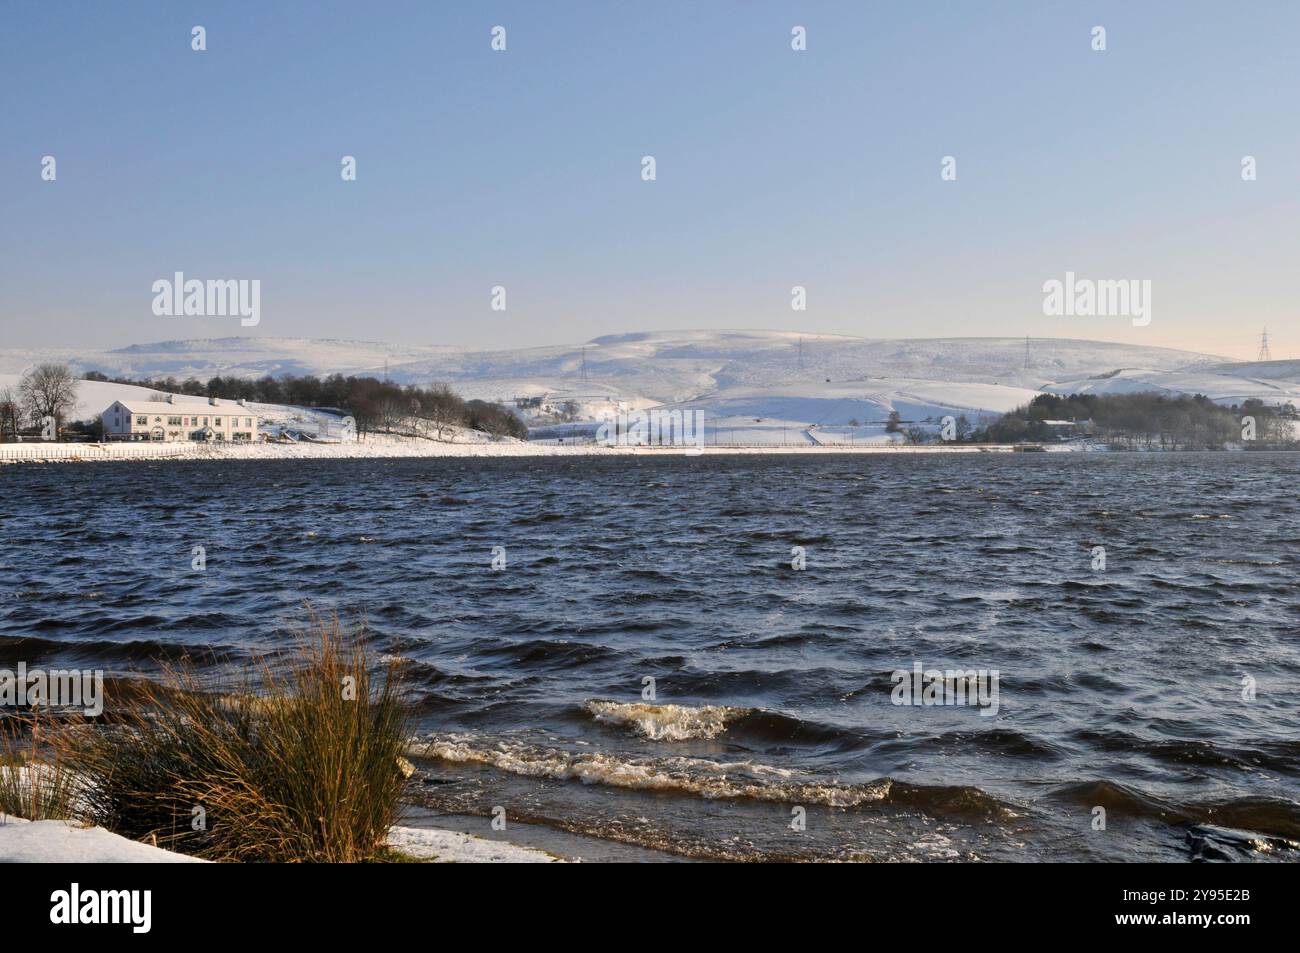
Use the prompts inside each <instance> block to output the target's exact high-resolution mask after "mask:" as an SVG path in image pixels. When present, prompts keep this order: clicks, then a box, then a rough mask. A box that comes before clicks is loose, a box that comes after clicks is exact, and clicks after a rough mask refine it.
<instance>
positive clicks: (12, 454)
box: [0, 443, 194, 463]
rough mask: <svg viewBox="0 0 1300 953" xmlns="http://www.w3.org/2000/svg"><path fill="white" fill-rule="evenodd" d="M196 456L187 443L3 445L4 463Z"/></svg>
mask: <svg viewBox="0 0 1300 953" xmlns="http://www.w3.org/2000/svg"><path fill="white" fill-rule="evenodd" d="M193 452H194V447H193V446H191V445H189V444H184V443H0V463H4V462H21V461H24V460H25V461H29V462H45V461H49V462H54V461H58V460H140V459H154V458H158V457H181V456H185V455H186V454H190V453H193Z"/></svg>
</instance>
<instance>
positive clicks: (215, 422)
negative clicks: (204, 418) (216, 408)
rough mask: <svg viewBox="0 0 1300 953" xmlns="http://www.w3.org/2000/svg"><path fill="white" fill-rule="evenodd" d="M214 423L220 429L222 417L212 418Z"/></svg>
mask: <svg viewBox="0 0 1300 953" xmlns="http://www.w3.org/2000/svg"><path fill="white" fill-rule="evenodd" d="M212 422H213V423H214V424H216V425H217V426H218V427H220V426H221V418H220V417H213V418H212Z"/></svg>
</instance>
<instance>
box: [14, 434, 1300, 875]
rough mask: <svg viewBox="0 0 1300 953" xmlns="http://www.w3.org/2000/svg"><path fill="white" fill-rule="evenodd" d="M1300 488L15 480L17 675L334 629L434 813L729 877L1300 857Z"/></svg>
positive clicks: (682, 479)
mask: <svg viewBox="0 0 1300 953" xmlns="http://www.w3.org/2000/svg"><path fill="white" fill-rule="evenodd" d="M1297 486H1300V456H1297V455H1285V454H1265V453H1258V454H1256V453H1252V454H1240V453H1238V454H1169V455H1154V454H1152V455H1100V454H1098V455H1064V454H1063V455H1014V456H1012V455H996V456H994V455H988V456H978V457H975V456H960V457H957V456H951V457H949V456H941V455H935V456H915V457H887V456H843V457H822V456H819V457H816V458H798V457H787V456H771V457H738V458H721V457H703V458H690V457H681V458H677V457H673V458H667V459H653V460H650V459H617V460H598V459H581V458H567V459H551V460H548V459H528V460H391V461H276V462H260V461H259V462H251V461H250V462H206V463H204V462H193V463H190V462H185V463H181V462H161V463H132V464H112V465H109V464H102V465H84V466H48V467H22V468H19V467H9V468H0V494H2V495H3V507H2V508H0V539H2V540H3V550H2V551H0V587H3V590H2V593H0V594H2V595H3V597H4V598H3V602H2V603H0V665H5V664H12V663H15V662H16V661H17V660H19V659H24V660H26V661H28V663H29V664H49V663H51V662H54V661H58V662H79V663H82V664H89V663H93V664H94V666H96V667H104V668H107V669H110V670H112V671H115V672H119V673H126V672H130V671H137V672H145V673H147V672H149V671H151V670H152V669H153V667H154V662H155V660H156V659H158V658H163V657H168V658H170V657H175V656H177V655H180V654H184V653H185V652H186V651H194V650H203V652H204V653H205V654H207V653H210V654H211V655H212V656H213V657H215V658H218V659H223V660H226V661H238V660H239V659H241V658H243V657H245V656H247V655H248V654H249V653H252V652H257V651H264V650H267V649H273V648H275V647H276V646H277V645H279V644H283V642H284V640H285V639H286V635H285V631H286V629H287V628H288V627H290V626H291V625H292V624H294V623H296V622H298V621H299V620H300V618H301V607H302V604H303V603H304V602H305V601H309V602H310V603H311V604H312V605H313V606H314V607H316V608H317V609H323V610H337V611H338V612H339V613H340V614H342V615H343V617H344V618H345V619H358V618H362V617H364V619H365V620H366V623H367V625H368V627H369V630H370V633H371V637H372V639H373V642H374V646H375V648H376V650H377V651H378V652H380V653H384V654H388V655H395V656H399V657H401V658H403V659H406V660H408V664H407V665H406V666H405V671H406V675H407V677H408V679H409V685H410V690H411V692H412V693H413V694H414V697H415V698H416V699H417V700H418V710H419V718H420V728H421V734H422V737H423V738H424V739H425V740H426V741H427V743H428V745H427V748H425V749H424V753H425V756H424V757H421V758H419V759H417V760H418V762H419V767H420V768H421V774H420V776H419V784H418V785H417V787H416V792H417V793H416V797H417V799H418V800H419V801H420V802H421V803H422V804H424V805H425V806H427V807H430V808H433V809H435V810H442V811H454V812H461V813H466V814H474V815H482V816H486V815H488V814H489V813H490V811H491V809H492V808H493V807H495V806H502V807H504V808H505V809H506V812H507V817H509V818H512V819H514V820H516V821H533V822H538V823H541V824H545V825H549V826H551V827H554V828H561V829H564V830H567V831H572V832H578V833H586V834H594V835H596V836H600V837H604V838H609V839H613V840H619V841H623V842H625V843H631V844H638V845H643V846H650V847H658V848H663V849H669V850H672V851H675V852H679V853H682V854H686V855H689V856H698V857H734V858H784V857H798V858H811V857H826V858H840V859H864V860H870V859H876V860H889V859H917V860H944V859H974V858H979V859H998V860H1005V859H1009V860H1030V859H1105V860H1134V859H1167V860H1188V859H1231V860H1267V859H1278V860H1296V859H1298V858H1300V804H1298V803H1297V802H1298V801H1300V704H1298V702H1300V693H1298V692H1297V686H1300V637H1298V634H1297V633H1298V632H1300V589H1298V587H1297V584H1296V580H1297V575H1298V569H1300V559H1298V558H1297V555H1296V553H1297V547H1298V546H1300V529H1298V527H1297V517H1298V516H1300V504H1298V503H1297ZM194 546H203V547H205V549H206V559H207V567H206V570H204V571H202V572H196V571H194V570H192V569H191V560H192V548H193V547H194ZM498 546H500V547H504V548H505V559H506V565H505V568H504V569H502V570H499V571H497V570H494V569H493V568H492V558H493V547H498ZM794 546H800V547H803V549H804V555H805V558H806V569H804V570H802V571H797V570H795V569H793V568H792V567H791V559H792V547H794ZM1098 546H1101V547H1104V548H1105V555H1106V568H1105V569H1104V570H1100V569H1094V568H1093V564H1094V547H1098ZM918 661H919V662H920V663H922V664H923V666H924V667H925V668H926V669H932V668H933V669H963V670H965V669H988V670H994V669H995V670H997V671H998V672H999V675H1000V681H999V696H998V710H997V713H996V715H994V716H992V717H988V716H982V715H981V714H980V709H979V708H978V707H972V706H950V707H922V706H905V705H895V704H893V703H892V702H891V688H892V687H893V682H892V680H891V673H892V672H893V671H894V670H896V669H903V670H911V668H912V666H913V664H914V662H918ZM1244 676H1249V677H1250V678H1251V679H1253V682H1254V691H1255V694H1254V698H1253V700H1246V699H1245V698H1243V691H1244V690H1245V687H1246V686H1245V685H1244V684H1243V677H1244ZM647 677H649V678H653V679H654V680H655V699H654V701H653V703H651V702H648V701H644V700H643V698H642V691H643V687H644V683H643V679H645V678H647ZM1098 807H1101V808H1104V809H1105V821H1106V825H1105V830H1094V825H1095V823H1096V821H1095V817H1096V811H1095V809H1096V808H1098ZM794 808H803V813H804V815H805V817H806V829H805V830H803V831H796V830H792V829H791V827H790V824H791V821H792V818H793V817H794V814H792V811H793V809H794Z"/></svg>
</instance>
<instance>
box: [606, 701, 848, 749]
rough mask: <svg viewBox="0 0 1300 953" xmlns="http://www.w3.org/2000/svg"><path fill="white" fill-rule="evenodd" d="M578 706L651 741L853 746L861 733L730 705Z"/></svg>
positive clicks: (631, 703) (619, 703)
mask: <svg viewBox="0 0 1300 953" xmlns="http://www.w3.org/2000/svg"><path fill="white" fill-rule="evenodd" d="M582 710H583V712H585V713H586V714H587V715H590V716H591V717H592V718H594V719H595V720H596V721H599V722H604V723H606V724H612V725H616V726H619V727H623V728H627V729H630V730H631V731H633V732H635V733H636V734H638V735H640V736H641V737H643V738H647V739H649V740H650V741H688V740H693V739H702V740H710V739H713V738H716V737H718V736H719V735H721V734H724V733H725V734H727V735H728V737H730V738H735V739H739V740H744V741H753V742H758V741H763V742H776V743H780V744H811V745H822V744H832V743H840V744H842V745H849V746H852V745H857V744H861V743H864V742H866V741H867V740H869V739H867V738H866V736H864V735H863V734H861V733H859V732H856V731H851V730H848V729H845V728H837V727H835V726H834V725H824V724H818V723H817V722H811V721H805V720H803V719H802V718H795V717H793V716H791V715H784V714H782V713H781V712H777V711H769V710H767V709H765V708H744V707H738V706H731V705H700V706H695V707H692V706H689V705H651V704H647V703H645V702H613V701H601V700H597V699H593V700H591V701H587V702H584V703H583V705H582Z"/></svg>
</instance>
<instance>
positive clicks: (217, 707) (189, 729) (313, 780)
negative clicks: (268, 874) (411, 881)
mask: <svg viewBox="0 0 1300 953" xmlns="http://www.w3.org/2000/svg"><path fill="white" fill-rule="evenodd" d="M210 688H211V686H204V685H202V684H201V683H200V682H199V681H198V680H197V679H196V678H195V677H194V676H193V675H192V674H189V673H187V672H181V671H177V670H171V671H170V672H169V673H168V676H167V677H166V678H165V679H164V680H163V682H162V683H161V684H159V685H157V686H155V687H153V688H149V689H146V690H144V691H143V692H142V693H141V694H140V695H139V696H138V697H135V698H132V699H131V700H129V701H127V702H125V703H123V704H122V705H120V706H115V709H116V710H115V712H114V714H115V715H116V716H117V721H118V723H117V724H115V725H113V726H111V727H107V728H104V727H98V726H93V727H92V726H82V728H81V729H79V730H76V731H68V732H63V733H62V734H60V736H59V742H58V743H59V744H60V745H61V746H62V747H63V748H64V759H65V761H67V762H68V763H71V764H75V765H76V766H77V771H78V773H79V774H81V775H83V776H84V778H85V788H86V793H85V795H84V800H85V802H86V813H87V814H88V816H89V819H90V820H92V821H94V822H95V823H97V824H101V825H103V826H104V827H107V828H108V829H109V830H112V831H115V832H117V833H119V834H122V835H124V836H127V837H133V838H136V839H142V840H143V839H148V840H153V841H156V843H157V844H158V845H159V846H160V847H166V848H169V849H172V850H181V851H184V852H186V853H191V854H196V855H198V856H201V857H205V858H208V859H210V860H229V861H273V862H295V861H305V862H325V863H351V862H358V861H365V860H369V859H371V858H374V857H376V856H378V855H381V854H382V851H383V850H384V842H385V840H386V838H387V834H388V829H389V828H390V827H391V826H392V825H393V824H394V822H395V821H396V820H397V817H398V811H399V801H398V799H399V797H400V795H401V792H402V788H403V786H404V784H405V780H406V779H405V775H404V773H403V771H402V767H401V765H402V761H401V754H402V751H403V749H404V747H405V744H406V740H407V737H408V722H409V710H408V708H407V706H406V704H405V703H404V702H403V700H402V699H401V697H400V686H399V682H398V678H397V672H396V665H395V663H394V664H392V665H389V666H388V667H387V668H386V669H385V670H383V671H382V672H380V673H379V674H377V675H375V674H372V672H371V670H370V666H369V664H368V658H367V654H366V652H365V650H364V648H363V646H362V643H361V640H360V639H359V638H358V636H357V633H348V634H345V633H344V632H343V631H342V630H341V629H340V626H339V622H338V620H337V619H331V620H322V619H320V618H318V617H316V616H314V615H313V616H310V617H309V624H308V631H307V632H306V633H304V634H300V635H299V645H298V648H297V649H296V651H294V652H291V653H290V654H289V656H288V657H287V658H285V659H281V660H279V661H277V662H275V663H271V662H267V661H261V662H259V663H258V664H257V665H256V666H254V669H253V671H252V672H250V673H249V675H248V677H247V678H246V679H245V684H244V686H243V691H241V692H240V693H237V694H233V695H231V694H222V693H217V692H213V691H211V690H210Z"/></svg>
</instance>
